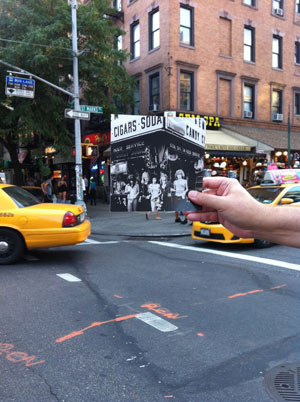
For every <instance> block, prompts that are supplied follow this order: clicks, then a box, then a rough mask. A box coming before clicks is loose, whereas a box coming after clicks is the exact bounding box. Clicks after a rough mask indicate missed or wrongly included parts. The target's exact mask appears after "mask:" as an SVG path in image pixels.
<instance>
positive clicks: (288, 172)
mask: <svg viewBox="0 0 300 402" xmlns="http://www.w3.org/2000/svg"><path fill="white" fill-rule="evenodd" d="M299 182H300V169H274V170H268V171H267V172H265V175H264V178H263V180H262V182H261V185H270V184H271V185H281V184H290V183H299Z"/></svg>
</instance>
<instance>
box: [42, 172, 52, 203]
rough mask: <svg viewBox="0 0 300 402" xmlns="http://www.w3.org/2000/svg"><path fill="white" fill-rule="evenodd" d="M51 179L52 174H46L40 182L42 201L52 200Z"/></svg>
mask: <svg viewBox="0 0 300 402" xmlns="http://www.w3.org/2000/svg"><path fill="white" fill-rule="evenodd" d="M52 180H53V175H52V174H50V175H49V176H46V177H45V178H44V180H43V182H42V184H41V189H42V191H43V194H44V198H43V202H47V203H49V202H53V200H52V191H53V190H52Z"/></svg>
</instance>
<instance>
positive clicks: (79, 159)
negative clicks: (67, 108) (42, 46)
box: [71, 0, 83, 203]
mask: <svg viewBox="0 0 300 402" xmlns="http://www.w3.org/2000/svg"><path fill="white" fill-rule="evenodd" d="M77 8H78V6H77V0H72V4H71V9H72V51H73V85H74V91H73V92H74V110H75V111H80V106H79V79H78V47H77ZM74 128H75V172H76V199H77V202H80V203H81V202H83V190H82V155H81V132H80V120H79V119H75V122H74Z"/></svg>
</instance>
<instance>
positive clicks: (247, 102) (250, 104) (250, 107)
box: [243, 84, 254, 119]
mask: <svg viewBox="0 0 300 402" xmlns="http://www.w3.org/2000/svg"><path fill="white" fill-rule="evenodd" d="M243 112H244V118H246V119H254V86H253V85H249V84H245V85H244V106H243Z"/></svg>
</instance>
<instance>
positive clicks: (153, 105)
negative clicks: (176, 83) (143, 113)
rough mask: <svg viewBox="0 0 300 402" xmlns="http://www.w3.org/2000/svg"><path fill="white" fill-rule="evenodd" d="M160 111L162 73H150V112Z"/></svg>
mask: <svg viewBox="0 0 300 402" xmlns="http://www.w3.org/2000/svg"><path fill="white" fill-rule="evenodd" d="M159 111H160V74H159V72H157V73H154V74H151V75H149V112H159Z"/></svg>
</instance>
